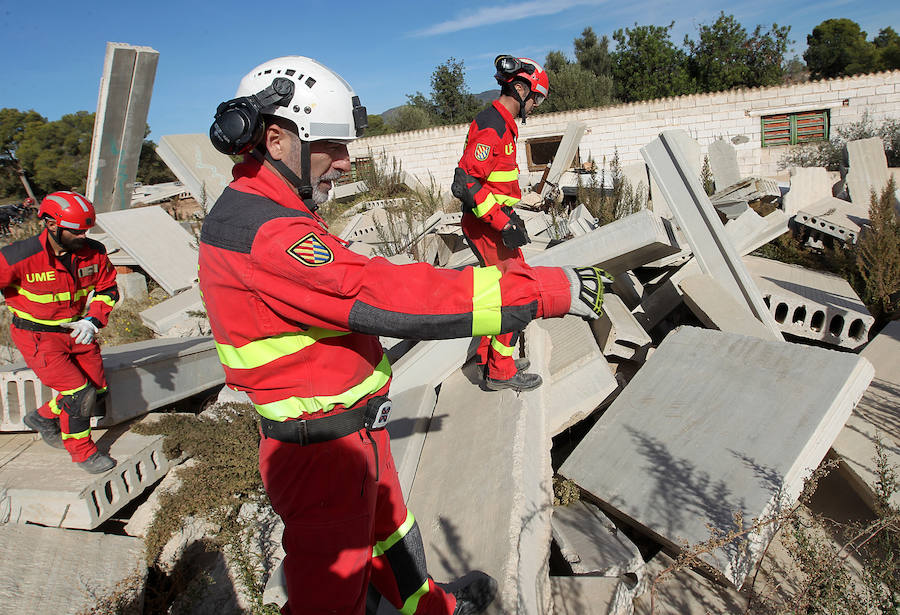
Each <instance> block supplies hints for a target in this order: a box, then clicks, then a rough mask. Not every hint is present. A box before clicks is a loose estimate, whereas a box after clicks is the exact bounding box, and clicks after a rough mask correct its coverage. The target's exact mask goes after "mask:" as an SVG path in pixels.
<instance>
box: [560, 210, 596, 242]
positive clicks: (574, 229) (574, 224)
mask: <svg viewBox="0 0 900 615" xmlns="http://www.w3.org/2000/svg"><path fill="white" fill-rule="evenodd" d="M598 226H600V221H599V220H598V219H597V218H595V217H594V216H593V215H592V214H591V212H589V211H588V208H587V207H585V206H584V205H579V206H578V207H576V208H575V209H573V210H572V211H571V212H569V220H568V227H569V232H570V233H572V235H573V236H574V237H578V236H579V235H584V234H585V233H590V232H591V231H593V230H595V229H596V228H597V227H598Z"/></svg>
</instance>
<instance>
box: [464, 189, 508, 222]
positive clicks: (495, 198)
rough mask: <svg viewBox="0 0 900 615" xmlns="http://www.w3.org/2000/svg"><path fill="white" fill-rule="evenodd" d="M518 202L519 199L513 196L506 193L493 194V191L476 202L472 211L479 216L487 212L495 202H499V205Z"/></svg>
mask: <svg viewBox="0 0 900 615" xmlns="http://www.w3.org/2000/svg"><path fill="white" fill-rule="evenodd" d="M518 202H519V199H517V198H516V197H514V196H509V195H507V194H494V193H493V192H489V193H488V195H487V197H486V198H485V199H484V200H483V201H482V202H481V203H478V204H477V205H476V206H475V209H474V210H473V212H474V213H475V215H476V216H478V217H479V218H481V217H483V216H484V215H485V214H486V213H487V212H489V211H490V210H491V208H492V207H493V206H494V205H495V204H498V203H499V204H500V205H510V206H511V205H514V204H516V203H518Z"/></svg>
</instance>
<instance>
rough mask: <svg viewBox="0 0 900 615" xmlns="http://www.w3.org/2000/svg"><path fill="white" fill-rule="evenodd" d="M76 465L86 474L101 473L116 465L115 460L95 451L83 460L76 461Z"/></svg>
mask: <svg viewBox="0 0 900 615" xmlns="http://www.w3.org/2000/svg"><path fill="white" fill-rule="evenodd" d="M76 465H77V466H78V467H79V468H81V469H82V470H84V471H85V472H87V473H88V474H103V473H104V472H106V471H108V470H112V469H113V468H114V467H116V460H115V459H113V458H112V457H110V456H109V455H104V454H103V453H101V452H100V451H97V452H96V453H94V454H93V455H91V456H90V457H88V458H87V459H85V460H84V461H79V462H77V463H76Z"/></svg>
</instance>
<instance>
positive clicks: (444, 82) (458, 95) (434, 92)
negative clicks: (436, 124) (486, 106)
mask: <svg viewBox="0 0 900 615" xmlns="http://www.w3.org/2000/svg"><path fill="white" fill-rule="evenodd" d="M431 102H432V104H433V105H434V111H435V114H436V115H437V117H438V118H439V121H440V123H441V124H462V123H465V122H470V121H472V119H473V118H474V117H475V115H476V114H477V113H478V111H479V110H480V109H481V105H480V104H479V103H478V99H476V98H475V96H474V95H473V94H472V93H470V92H469V88H468V86H467V85H466V74H465V64H463V62H462V60H456V58H450V59H448V60H447V61H446V62H444V63H443V64H440V65H438V66H437V68H435V69H434V72H433V73H431Z"/></svg>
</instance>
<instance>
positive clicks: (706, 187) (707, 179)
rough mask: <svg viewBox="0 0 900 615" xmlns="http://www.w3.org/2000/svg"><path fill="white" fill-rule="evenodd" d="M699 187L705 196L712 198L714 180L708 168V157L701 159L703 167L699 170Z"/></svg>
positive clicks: (710, 169)
mask: <svg viewBox="0 0 900 615" xmlns="http://www.w3.org/2000/svg"><path fill="white" fill-rule="evenodd" d="M700 185H702V186H703V191H704V192H705V193H706V196H712V195H714V194H715V193H716V180H715V178H714V177H713V174H712V167H710V166H709V156H704V157H703V167H702V168H701V169H700Z"/></svg>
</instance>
